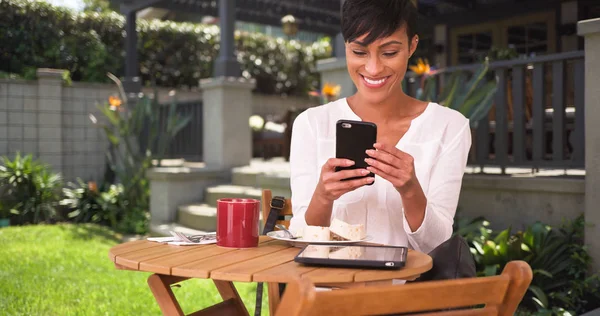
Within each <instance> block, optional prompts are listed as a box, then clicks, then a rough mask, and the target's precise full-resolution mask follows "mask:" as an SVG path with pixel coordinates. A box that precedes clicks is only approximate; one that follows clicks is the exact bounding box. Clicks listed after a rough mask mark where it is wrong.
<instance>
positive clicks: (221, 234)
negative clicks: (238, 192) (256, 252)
mask: <svg viewBox="0 0 600 316" xmlns="http://www.w3.org/2000/svg"><path fill="white" fill-rule="evenodd" d="M259 214H260V201H259V200H255V199H237V198H233V199H219V200H217V246H221V247H229V248H250V247H257V246H258V225H259V216H260V215H259Z"/></svg>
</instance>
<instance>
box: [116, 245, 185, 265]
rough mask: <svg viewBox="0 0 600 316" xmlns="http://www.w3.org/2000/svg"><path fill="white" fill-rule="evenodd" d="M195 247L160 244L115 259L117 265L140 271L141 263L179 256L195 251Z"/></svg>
mask: <svg viewBox="0 0 600 316" xmlns="http://www.w3.org/2000/svg"><path fill="white" fill-rule="evenodd" d="M193 247H195V246H174V245H167V244H160V246H159V247H151V248H144V249H140V250H136V251H133V252H130V253H127V256H126V257H123V256H117V257H116V258H115V263H117V264H120V265H122V266H125V267H128V268H130V269H134V270H139V268H140V262H144V261H146V260H151V259H157V258H162V257H166V256H178V255H179V254H180V253H182V252H186V251H193Z"/></svg>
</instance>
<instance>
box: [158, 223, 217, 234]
mask: <svg viewBox="0 0 600 316" xmlns="http://www.w3.org/2000/svg"><path fill="white" fill-rule="evenodd" d="M170 231H176V232H180V233H184V234H186V235H200V234H205V233H207V232H210V231H202V230H197V229H192V228H189V227H186V226H183V225H181V224H179V223H171V224H161V225H156V224H151V225H150V235H151V236H159V237H168V236H171V233H169V232H170ZM213 231H214V230H213Z"/></svg>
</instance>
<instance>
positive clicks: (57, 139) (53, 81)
mask: <svg viewBox="0 0 600 316" xmlns="http://www.w3.org/2000/svg"><path fill="white" fill-rule="evenodd" d="M38 77H39V80H32V81H26V80H7V79H0V156H9V157H11V159H12V157H14V155H15V154H16V153H17V152H21V153H24V154H28V153H31V154H33V155H34V156H35V157H36V158H40V159H41V160H42V161H44V162H46V163H48V164H50V165H51V166H52V167H53V169H54V170H55V171H58V172H61V173H62V174H63V176H64V177H65V178H66V179H67V180H74V179H76V178H77V177H79V178H82V179H83V180H85V181H88V180H101V179H102V176H103V174H104V166H105V151H106V148H107V146H108V143H107V140H106V138H105V136H104V132H103V130H102V129H101V128H98V126H95V125H94V124H92V122H91V120H90V115H93V116H95V117H96V118H97V119H101V118H102V115H101V114H100V113H99V111H98V109H97V107H96V105H97V104H100V103H104V102H106V101H107V100H108V97H109V96H111V95H117V94H118V92H117V89H116V86H115V85H112V84H93V83H81V82H73V84H72V85H71V86H65V85H64V84H63V83H62V80H61V73H60V72H59V71H55V70H51V69H48V70H42V71H41V72H40V73H39V74H38ZM143 92H144V93H146V94H152V93H153V92H154V89H152V88H144V89H143ZM171 92H173V90H172V89H169V88H159V89H158V98H159V101H160V102H161V103H168V102H169V101H170V100H171V98H172V95H173V94H172V93H171ZM175 92H176V93H175V98H176V100H177V101H181V102H185V101H197V100H201V99H202V92H201V91H200V90H199V88H198V89H191V90H178V91H175ZM251 102H252V112H253V114H259V115H262V116H264V117H270V118H277V117H273V116H280V115H283V114H284V113H285V111H286V110H287V109H289V108H292V107H296V108H306V107H310V106H314V105H316V104H315V101H314V100H309V99H307V98H298V97H279V96H269V95H258V94H254V95H253V96H252V101H251Z"/></svg>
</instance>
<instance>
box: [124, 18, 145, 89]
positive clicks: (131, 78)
mask: <svg viewBox="0 0 600 316" xmlns="http://www.w3.org/2000/svg"><path fill="white" fill-rule="evenodd" d="M125 16H126V22H125V34H126V37H125V80H123V89H124V90H125V92H126V93H127V97H128V98H132V99H135V98H137V94H138V93H139V92H140V91H141V90H142V83H141V81H140V77H139V75H138V67H139V61H138V49H137V42H138V36H137V29H136V18H137V11H135V10H129V11H127V12H125Z"/></svg>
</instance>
